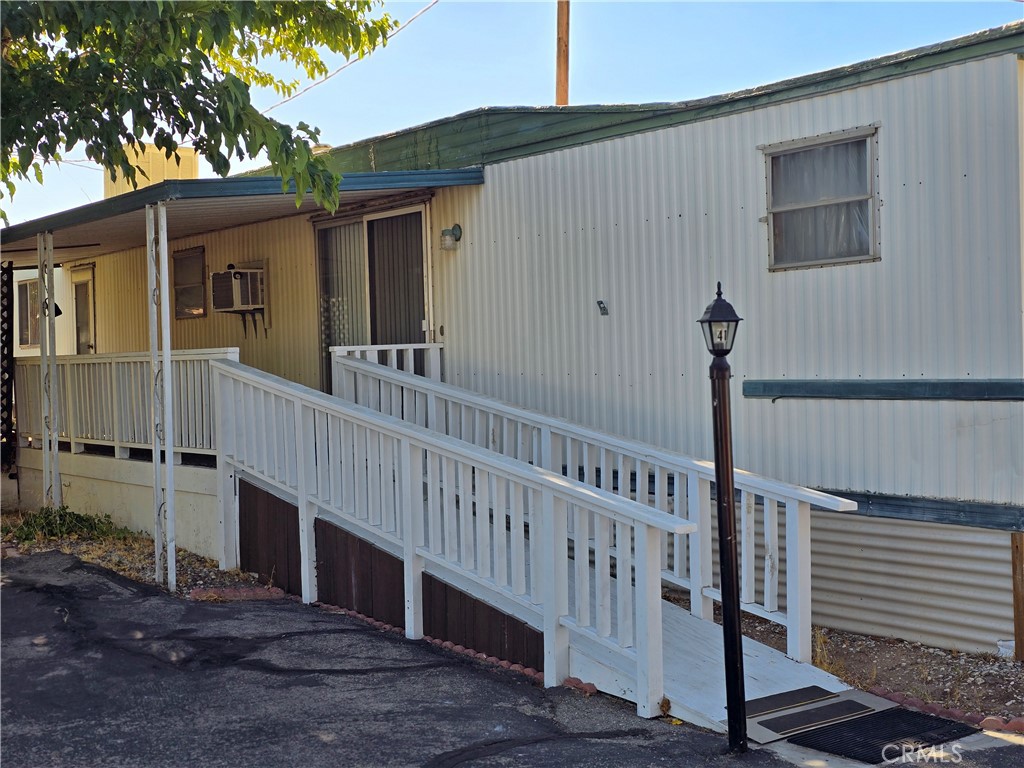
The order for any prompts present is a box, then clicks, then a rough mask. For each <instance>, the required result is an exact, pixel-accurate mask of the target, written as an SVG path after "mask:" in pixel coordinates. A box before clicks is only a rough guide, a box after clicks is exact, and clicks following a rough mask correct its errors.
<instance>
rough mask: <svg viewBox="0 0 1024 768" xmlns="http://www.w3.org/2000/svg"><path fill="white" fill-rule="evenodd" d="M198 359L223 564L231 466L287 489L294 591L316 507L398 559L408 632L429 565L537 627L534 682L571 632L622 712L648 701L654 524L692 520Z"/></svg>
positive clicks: (231, 515) (417, 616)
mask: <svg viewBox="0 0 1024 768" xmlns="http://www.w3.org/2000/svg"><path fill="white" fill-rule="evenodd" d="M359 362H360V364H361V365H371V364H369V363H365V362H361V361H359ZM211 367H212V369H213V372H214V376H215V392H216V401H217V416H218V424H219V431H218V434H219V435H220V441H219V447H218V471H219V472H220V483H221V491H220V498H221V501H222V503H223V504H224V505H225V506H224V509H223V512H224V514H223V515H222V517H221V519H222V521H223V524H224V531H223V533H224V553H225V554H224V562H223V563H222V566H223V567H235V566H237V564H238V543H237V538H235V537H236V532H237V530H238V517H237V508H233V504H234V501H233V500H234V499H235V496H234V494H233V492H232V490H233V489H232V484H233V482H234V480H233V479H232V475H233V474H234V475H238V474H242V475H244V476H245V477H246V478H247V479H253V480H254V481H255V482H257V483H259V484H262V485H263V486H264V487H267V488H268V489H272V490H273V491H274V492H276V493H277V494H278V495H280V496H282V497H284V498H288V499H294V500H295V501H296V503H297V506H298V509H299V542H300V548H301V562H302V592H303V595H302V597H303V600H305V601H307V602H309V601H312V600H315V599H316V568H315V563H316V553H315V548H316V537H315V534H314V521H315V520H316V518H323V519H325V520H327V521H329V522H332V523H334V524H336V525H339V526H341V527H342V528H344V529H346V530H348V531H349V532H352V533H355V534H356V535H358V536H360V537H363V538H365V539H368V540H370V541H371V542H373V543H375V544H377V545H379V546H381V547H382V548H383V549H385V550H386V551H389V552H390V553H392V554H393V555H395V556H397V557H399V558H401V559H402V560H403V562H404V568H405V601H406V610H405V620H406V627H405V628H406V634H407V635H408V636H409V637H411V638H418V637H421V636H422V633H423V608H422V574H423V573H424V572H426V573H431V574H433V575H436V576H438V577H439V578H441V579H443V580H446V581H448V582H449V583H452V584H455V585H457V586H458V587H459V588H460V589H464V590H467V591H468V592H469V593H470V595H471V596H472V597H475V598H477V599H480V600H483V601H485V602H487V603H488V604H490V605H492V606H494V607H496V608H498V609H500V610H503V611H505V612H507V613H510V614H512V615H514V616H516V617H518V618H520V619H521V620H523V621H526V622H527V623H529V624H531V625H532V626H534V627H536V628H538V629H540V630H542V632H543V635H544V676H545V682H546V684H547V685H559V684H561V682H562V681H563V680H564V679H565V677H566V676H568V675H569V674H571V672H570V654H569V647H570V645H573V644H576V645H578V644H581V643H582V644H584V645H586V646H587V647H588V648H591V649H593V648H600V649H601V651H600V652H601V653H602V654H605V655H610V656H611V657H613V658H615V659H616V660H617V661H618V662H619V665H624V666H625V668H627V669H631V670H633V675H632V680H630V681H629V682H630V685H628V686H627V688H629V687H632V690H633V691H634V692H635V699H636V701H637V710H638V712H639V713H640V714H641V715H643V716H646V717H653V716H655V715H657V714H658V706H659V703H660V702H661V699H662V696H663V682H662V668H663V661H662V627H661V621H662V620H661V583H660V579H659V578H658V565H657V563H658V559H657V555H656V552H657V548H658V539H659V537H660V536H661V535H662V533H667V534H669V535H672V536H675V537H679V538H683V537H685V536H686V535H687V534H688V533H689V532H690V531H692V530H693V529H694V526H693V525H692V524H690V523H689V522H687V521H685V520H680V519H679V518H677V517H673V516H671V515H668V514H665V513H663V512H659V511H657V510H652V509H650V508H649V507H647V506H644V505H641V504H637V503H635V502H633V501H631V500H629V499H626V498H622V497H620V496H615V495H613V494H610V493H608V492H606V491H602V490H600V489H596V488H593V487H588V486H585V485H583V484H581V483H578V482H575V481H572V480H568V479H566V478H565V477H563V476H561V475H557V474H554V473H552V472H548V471H546V470H544V469H541V468H540V467H532V466H530V465H528V464H525V463H523V462H520V461H516V460H514V459H510V458H508V457H505V456H502V455H500V454H497V453H494V452H492V451H487V450H482V449H480V448H478V447H475V446H470V445H468V444H466V443H465V442H464V441H461V440H457V439H454V438H451V437H447V436H445V435H442V434H439V433H438V432H435V431H433V430H428V429H424V428H422V427H419V426H417V425H415V424H412V423H409V422H408V421H402V420H401V419H398V418H394V417H392V416H388V415H383V414H381V413H379V412H377V411H372V410H369V409H366V408H362V407H359V406H356V405H353V404H350V403H345V402H343V401H341V400H339V399H338V398H334V397H331V396H329V395H325V394H323V393H321V392H317V391H315V390H312V389H308V388H306V387H303V386H300V385H298V384H294V383H292V382H289V381H286V380H284V379H280V378H278V377H275V376H272V375H270V374H266V373H263V372H261V371H257V370H255V369H252V368H248V367H246V366H243V365H239V364H238V363H234V362H215V363H213V364H212V366H211ZM375 367H377V366H375ZM570 520H572V521H573V525H574V526H575V529H576V532H577V535H576V537H575V542H574V544H570V539H569V536H568V527H569V521H570ZM582 531H586V532H587V533H586V534H585V535H583V536H581V535H580V532H582ZM581 541H588V545H587V546H586V548H585V552H584V551H581V547H580V542H581ZM591 562H593V565H591Z"/></svg>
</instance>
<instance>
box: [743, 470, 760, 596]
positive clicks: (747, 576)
mask: <svg viewBox="0 0 1024 768" xmlns="http://www.w3.org/2000/svg"><path fill="white" fill-rule="evenodd" d="M755 501H756V499H755V497H754V494H753V493H751V492H750V491H747V490H740V602H741V603H753V602H754V601H755V600H756V599H757V596H756V594H755V586H756V583H755V581H754V554H755V550H754V533H755V530H754V526H755V520H754V502H755Z"/></svg>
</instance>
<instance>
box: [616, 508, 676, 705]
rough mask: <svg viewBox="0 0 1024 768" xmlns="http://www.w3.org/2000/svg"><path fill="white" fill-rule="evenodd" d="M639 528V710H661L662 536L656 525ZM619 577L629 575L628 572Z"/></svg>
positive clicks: (637, 587)
mask: <svg viewBox="0 0 1024 768" xmlns="http://www.w3.org/2000/svg"><path fill="white" fill-rule="evenodd" d="M634 530H635V531H636V597H635V598H634V604H635V605H636V625H635V626H636V713H637V714H638V715H640V717H657V716H658V715H660V714H661V700H662V699H663V698H664V696H665V691H664V687H665V661H664V655H663V650H662V639H661V557H660V554H659V552H660V549H661V537H660V535H659V533H658V530H657V529H656V528H652V527H651V526H649V525H637V527H636V528H635V529H634ZM619 578H628V575H627V576H625V577H623V576H622V575H621V574H620V576H619Z"/></svg>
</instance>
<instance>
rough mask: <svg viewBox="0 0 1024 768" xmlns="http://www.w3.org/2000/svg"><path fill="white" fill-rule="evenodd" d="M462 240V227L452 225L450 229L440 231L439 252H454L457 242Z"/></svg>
mask: <svg viewBox="0 0 1024 768" xmlns="http://www.w3.org/2000/svg"><path fill="white" fill-rule="evenodd" d="M461 239H462V227H461V226H459V225H458V224H452V226H451V229H442V230H441V250H442V251H454V250H455V249H456V248H458V247H459V246H458V242H459V240H461Z"/></svg>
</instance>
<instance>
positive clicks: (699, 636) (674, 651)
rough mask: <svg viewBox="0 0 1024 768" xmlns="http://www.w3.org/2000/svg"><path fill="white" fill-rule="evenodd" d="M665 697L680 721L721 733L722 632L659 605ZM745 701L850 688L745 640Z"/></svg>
mask: <svg viewBox="0 0 1024 768" xmlns="http://www.w3.org/2000/svg"><path fill="white" fill-rule="evenodd" d="M662 627H663V629H662V638H663V641H664V649H665V695H666V696H667V697H668V699H669V701H670V702H671V709H670V710H669V711H670V713H671V714H672V715H674V716H675V717H678V718H679V719H680V720H686V721H687V722H690V723H694V724H696V725H700V726H703V727H705V728H710V729H712V730H716V731H722V732H724V731H725V724H724V721H725V719H726V709H725V656H724V651H723V647H722V628H721V627H720V626H719V625H717V624H714V623H712V622H710V621H705V620H703V619H698V618H696V617H694V616H692V615H691V614H690V613H689V612H687V611H685V610H684V609H682V608H680V607H679V606H678V605H674V604H672V603H668V602H665V601H663V602H662ZM743 674H744V685H745V689H746V691H745V692H746V698H747V699H748V700H750V699H757V698H760V697H762V696H770V695H772V694H776V693H783V692H785V691H791V690H793V689H795V688H803V687H804V686H809V685H818V686H821V687H822V688H824V689H825V690H827V691H836V692H838V691H845V690H848V689H849V686H848V685H846V684H845V683H844V682H843V681H842V680H840V679H839V678H838V677H835V676H834V675H830V674H829V673H828V672H825V671H824V670H821V669H818V668H817V667H815V666H812V665H810V664H804V663H802V662H798V661H794V660H793V659H791V658H789V657H788V656H786V654H784V653H782V652H780V651H777V650H775V649H774V648H769V647H768V646H766V645H762V644H761V643H758V642H756V641H754V640H751V639H750V638H746V637H745V638H744V639H743Z"/></svg>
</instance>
